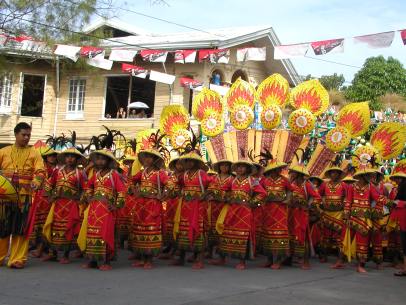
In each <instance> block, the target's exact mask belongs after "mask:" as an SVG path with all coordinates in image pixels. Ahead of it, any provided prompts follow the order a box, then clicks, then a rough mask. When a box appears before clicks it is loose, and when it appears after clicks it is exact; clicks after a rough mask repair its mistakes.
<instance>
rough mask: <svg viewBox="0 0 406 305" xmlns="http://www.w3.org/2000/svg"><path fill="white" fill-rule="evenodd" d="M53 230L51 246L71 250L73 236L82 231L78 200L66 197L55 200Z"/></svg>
mask: <svg viewBox="0 0 406 305" xmlns="http://www.w3.org/2000/svg"><path fill="white" fill-rule="evenodd" d="M51 230H52V231H51V246H52V247H53V248H54V249H60V250H69V247H70V245H71V243H72V240H73V238H74V237H75V236H77V235H78V234H79V231H80V216H79V202H78V201H76V200H72V199H66V198H60V199H57V200H56V201H55V208H54V219H53V222H52V228H51Z"/></svg>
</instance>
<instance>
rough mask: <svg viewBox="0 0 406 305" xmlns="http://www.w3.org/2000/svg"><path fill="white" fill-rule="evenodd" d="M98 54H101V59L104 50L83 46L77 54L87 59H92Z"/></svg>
mask: <svg viewBox="0 0 406 305" xmlns="http://www.w3.org/2000/svg"><path fill="white" fill-rule="evenodd" d="M100 54H103V57H104V50H103V49H102V48H98V47H92V46H83V47H81V48H80V52H79V55H80V56H82V57H87V58H93V57H96V56H97V55H100Z"/></svg>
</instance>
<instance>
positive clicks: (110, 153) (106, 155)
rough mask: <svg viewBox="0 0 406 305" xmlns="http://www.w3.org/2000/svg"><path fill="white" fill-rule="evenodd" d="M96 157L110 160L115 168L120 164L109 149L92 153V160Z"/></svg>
mask: <svg viewBox="0 0 406 305" xmlns="http://www.w3.org/2000/svg"><path fill="white" fill-rule="evenodd" d="M96 155H101V156H105V157H107V158H108V159H110V164H111V165H113V166H115V165H117V164H118V161H117V159H116V157H115V156H114V155H113V153H112V152H111V151H110V150H107V149H99V150H95V151H93V152H91V153H90V156H89V157H90V159H92V160H93V159H94V158H95V157H96Z"/></svg>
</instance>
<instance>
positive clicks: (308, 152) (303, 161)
mask: <svg viewBox="0 0 406 305" xmlns="http://www.w3.org/2000/svg"><path fill="white" fill-rule="evenodd" d="M298 151H301V152H302V157H301V158H300V157H299V155H298V153H297V152H298ZM295 156H296V158H297V161H298V162H299V164H300V165H306V164H307V162H309V160H310V158H311V157H312V153H311V149H310V148H309V147H306V149H303V148H298V149H296V151H295Z"/></svg>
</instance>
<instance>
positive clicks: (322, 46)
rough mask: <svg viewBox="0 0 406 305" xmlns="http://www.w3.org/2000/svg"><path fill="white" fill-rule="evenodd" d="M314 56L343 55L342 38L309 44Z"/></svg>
mask: <svg viewBox="0 0 406 305" xmlns="http://www.w3.org/2000/svg"><path fill="white" fill-rule="evenodd" d="M310 45H311V46H312V48H313V52H314V54H315V55H324V54H328V53H329V54H333V53H343V52H344V38H340V39H330V40H321V41H315V42H312V43H310Z"/></svg>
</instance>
